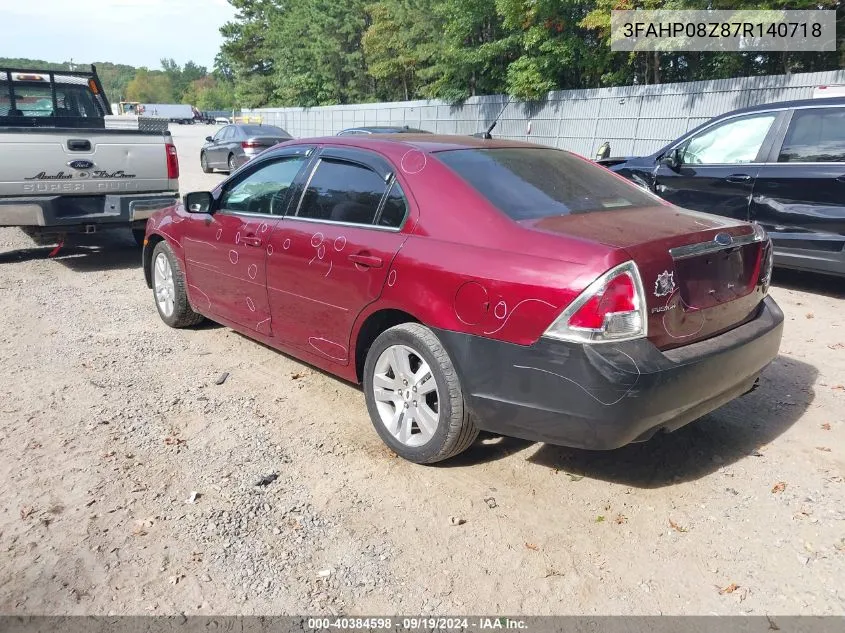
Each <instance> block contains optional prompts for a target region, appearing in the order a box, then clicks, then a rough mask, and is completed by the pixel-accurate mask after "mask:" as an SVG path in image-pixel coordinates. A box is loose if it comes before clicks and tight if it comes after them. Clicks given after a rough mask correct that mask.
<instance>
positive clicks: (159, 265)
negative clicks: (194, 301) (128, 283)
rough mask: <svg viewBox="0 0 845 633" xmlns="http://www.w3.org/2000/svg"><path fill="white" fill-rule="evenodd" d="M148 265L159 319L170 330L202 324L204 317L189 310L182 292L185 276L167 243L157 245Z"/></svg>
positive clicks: (186, 297) (184, 293)
mask: <svg viewBox="0 0 845 633" xmlns="http://www.w3.org/2000/svg"><path fill="white" fill-rule="evenodd" d="M151 266H152V271H151V275H150V277H151V278H152V280H153V299H154V300H155V304H156V309H157V310H158V314H159V316H160V317H161V320H162V321H164V322H165V323H166V324H167V325H169V326H170V327H172V328H183V327H190V326H192V325H197V324H198V323H200V322H202V320H203V319H204V318H205V317H203V316H202V315H201V314H198V313H196V312H194V311H193V309H192V308H191V304H190V303H189V302H188V293H187V292H186V290H185V274H184V273H183V272H182V267H181V266H180V265H179V259H178V258H177V257H176V255H175V254H174V253H173V249H171V248H170V244H168V243H167V242H166V241H164V240H162V241H161V242H159V243H158V244H156V246H155V248H154V249H153V257H152V262H151Z"/></svg>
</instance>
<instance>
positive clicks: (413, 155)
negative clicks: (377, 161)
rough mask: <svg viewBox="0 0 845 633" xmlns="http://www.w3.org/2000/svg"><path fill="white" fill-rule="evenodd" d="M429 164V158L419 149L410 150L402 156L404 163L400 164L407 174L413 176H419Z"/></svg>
mask: <svg viewBox="0 0 845 633" xmlns="http://www.w3.org/2000/svg"><path fill="white" fill-rule="evenodd" d="M427 163H428V158H427V157H426V155H425V153H424V152H421V151H420V150H418V149H409V150H408V151H407V152H405V154H404V155H403V156H402V162H401V163H399V166H400V167H401V168H402V171H404V172H405V173H406V174H410V175H413V174H418V173H420V172H421V171H422V170H423V169H425V166H426V164H427Z"/></svg>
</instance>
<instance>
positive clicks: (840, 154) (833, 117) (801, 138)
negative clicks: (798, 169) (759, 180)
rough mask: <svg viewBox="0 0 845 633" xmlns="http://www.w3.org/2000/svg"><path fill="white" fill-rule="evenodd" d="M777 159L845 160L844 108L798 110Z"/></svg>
mask: <svg viewBox="0 0 845 633" xmlns="http://www.w3.org/2000/svg"><path fill="white" fill-rule="evenodd" d="M778 162H779V163H790V162H792V163H794V162H804V163H832V162H837V163H838V162H845V108H813V109H809V110H796V111H795V113H794V114H793V115H792V121H791V122H790V123H789V130H787V132H786V138H785V139H784V141H783V147H781V150H780V155H779V156H778Z"/></svg>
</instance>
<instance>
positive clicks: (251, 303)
mask: <svg viewBox="0 0 845 633" xmlns="http://www.w3.org/2000/svg"><path fill="white" fill-rule="evenodd" d="M246 307H247V308H249V310H250V312H255V302H254V301H253V300H252V297H247V298H246Z"/></svg>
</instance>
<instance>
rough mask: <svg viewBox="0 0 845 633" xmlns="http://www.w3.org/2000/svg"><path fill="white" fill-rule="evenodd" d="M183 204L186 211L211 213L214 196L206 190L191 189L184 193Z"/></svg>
mask: <svg viewBox="0 0 845 633" xmlns="http://www.w3.org/2000/svg"><path fill="white" fill-rule="evenodd" d="M184 204H185V209H187V211H188V213H211V205H213V204H214V196H212V195H211V193H210V192H208V191H193V192H191V193H189V194H186V195H185V201H184Z"/></svg>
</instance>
